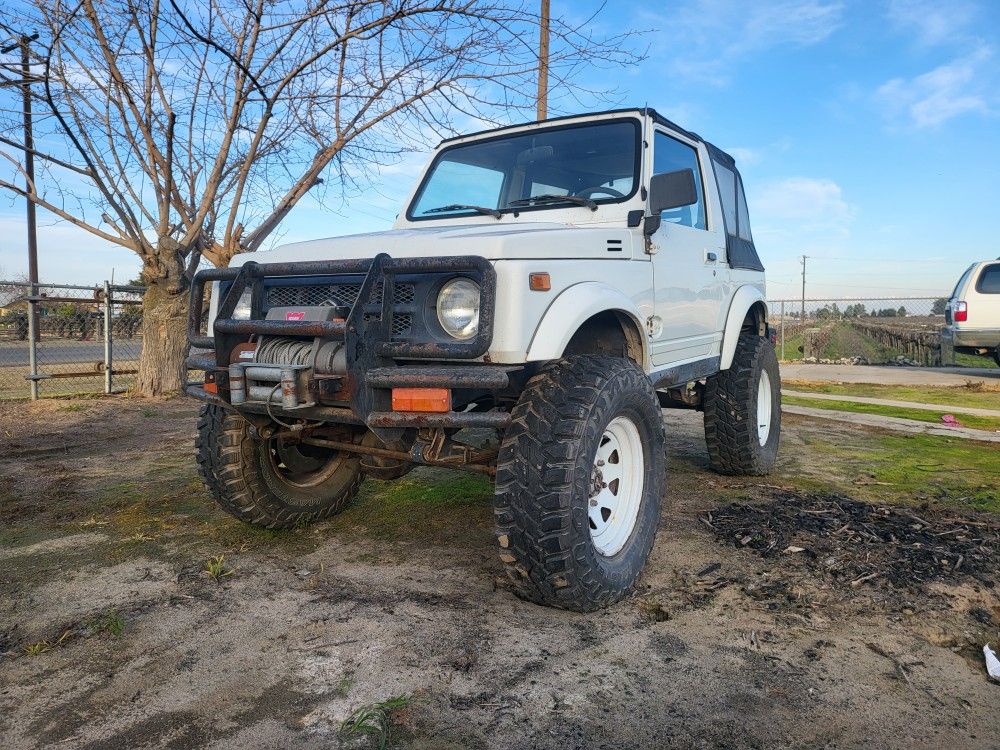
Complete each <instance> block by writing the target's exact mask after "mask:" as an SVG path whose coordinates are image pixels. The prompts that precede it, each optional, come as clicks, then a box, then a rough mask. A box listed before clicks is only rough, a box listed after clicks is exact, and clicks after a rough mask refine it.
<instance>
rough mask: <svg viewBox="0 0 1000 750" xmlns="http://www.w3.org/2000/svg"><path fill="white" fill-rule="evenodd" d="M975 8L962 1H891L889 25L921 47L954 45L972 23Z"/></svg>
mask: <svg viewBox="0 0 1000 750" xmlns="http://www.w3.org/2000/svg"><path fill="white" fill-rule="evenodd" d="M976 11H977V8H976V6H975V5H973V4H972V3H969V2H962V0H949V2H946V3H942V2H940V0H890V2H889V8H888V16H889V22H890V23H891V24H892V25H893V26H894V27H895V28H896V29H897V30H899V31H900V32H902V33H905V34H910V35H912V36H913V38H914V39H915V40H916V41H917V42H919V43H920V44H924V45H927V46H933V45H938V44H948V43H953V42H955V41H956V40H957V39H959V38H960V37H962V36H964V35H965V33H966V32H967V31H968V29H969V27H970V25H971V24H972V22H973V21H974V20H975V17H976Z"/></svg>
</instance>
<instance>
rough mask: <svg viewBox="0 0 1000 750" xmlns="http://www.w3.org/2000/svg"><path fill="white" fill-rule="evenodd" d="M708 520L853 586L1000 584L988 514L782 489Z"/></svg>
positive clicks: (998, 532)
mask: <svg viewBox="0 0 1000 750" xmlns="http://www.w3.org/2000/svg"><path fill="white" fill-rule="evenodd" d="M702 521H703V522H704V523H705V524H706V525H707V526H709V527H710V528H711V529H712V531H713V533H715V535H716V536H717V537H718V538H719V539H720V540H722V541H724V542H727V543H729V544H733V545H734V546H736V547H741V548H747V549H752V550H755V551H756V552H758V553H759V554H760V555H762V556H763V557H766V558H775V557H781V558H783V559H786V560H789V561H799V562H800V563H801V564H804V565H806V566H807V567H808V568H810V569H812V570H814V571H816V572H819V573H821V574H822V575H824V576H826V577H828V578H830V579H832V580H833V581H835V582H837V583H841V584H844V585H847V586H851V587H854V588H857V587H859V586H862V585H864V584H866V583H868V582H871V583H879V582H884V583H888V584H891V585H892V586H894V587H896V588H900V589H904V588H915V587H916V588H920V587H922V586H923V584H926V583H930V582H933V581H954V580H959V579H963V578H966V579H968V578H972V579H976V580H978V581H980V582H981V583H983V584H984V585H986V586H988V587H991V588H992V587H993V586H995V585H996V583H997V569H998V565H1000V521H997V520H996V519H995V518H992V517H990V516H987V515H986V514H982V515H976V514H972V513H961V512H958V511H954V510H943V511H934V510H930V509H925V508H920V509H915V508H908V507H904V506H883V505H871V504H869V503H863V502H858V501H856V500H851V499H850V498H847V497H842V496H838V495H800V494H796V493H781V494H779V495H776V496H772V498H771V500H770V501H769V502H763V503H732V504H729V505H725V506H722V507H720V508H716V509H715V510H712V511H710V512H709V513H708V514H707V515H705V516H703V517H702Z"/></svg>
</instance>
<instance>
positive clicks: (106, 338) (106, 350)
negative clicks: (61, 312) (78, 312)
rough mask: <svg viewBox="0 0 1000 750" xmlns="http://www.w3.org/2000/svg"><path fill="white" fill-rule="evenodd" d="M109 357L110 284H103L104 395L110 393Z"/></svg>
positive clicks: (111, 365)
mask: <svg viewBox="0 0 1000 750" xmlns="http://www.w3.org/2000/svg"><path fill="white" fill-rule="evenodd" d="M113 365H114V362H113V359H112V356H111V284H109V283H108V282H107V281H105V282H104V393H105V394H108V395H110V393H111V378H112V369H113Z"/></svg>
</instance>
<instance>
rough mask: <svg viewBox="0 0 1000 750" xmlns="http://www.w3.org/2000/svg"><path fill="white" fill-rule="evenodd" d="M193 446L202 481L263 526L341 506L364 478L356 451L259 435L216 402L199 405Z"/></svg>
mask: <svg viewBox="0 0 1000 750" xmlns="http://www.w3.org/2000/svg"><path fill="white" fill-rule="evenodd" d="M195 451H196V455H197V460H198V471H199V474H200V475H201V478H202V481H203V482H204V483H205V486H206V487H207V488H208V490H209V492H211V493H212V496H213V497H214V498H215V500H216V502H218V504H219V505H220V506H221V507H222V509H223V510H225V511H226V512H227V513H230V514H231V515H233V516H235V517H236V518H238V519H239V520H241V521H243V522H244V523H249V524H252V525H253V526H259V527H261V528H264V529H289V528H292V527H295V526H299V525H302V524H306V523H311V522H313V521H318V520H320V519H323V518H327V517H329V516H332V515H333V514H335V513H338V512H340V511H341V510H343V508H344V506H346V505H347V503H348V502H350V500H351V499H352V498H353V497H354V496H355V495H356V494H357V491H358V487H359V486H360V485H361V481H362V479H363V478H364V476H363V474H362V473H361V465H360V462H359V460H358V457H357V456H353V455H350V454H346V453H342V452H339V451H333V450H329V449H322V448H311V447H309V446H296V445H294V444H291V443H286V442H284V441H282V440H281V439H278V438H272V439H270V440H263V439H260V438H258V437H255V436H254V434H253V433H252V432H251V429H250V423H249V422H247V421H246V420H245V419H243V417H241V416H240V415H239V414H236V413H233V412H230V411H227V410H225V409H222V408H221V407H218V406H214V405H212V404H206V405H205V406H203V407H202V408H201V413H200V415H199V419H198V437H197V439H196V441H195Z"/></svg>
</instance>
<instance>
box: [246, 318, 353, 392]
mask: <svg viewBox="0 0 1000 750" xmlns="http://www.w3.org/2000/svg"><path fill="white" fill-rule="evenodd" d="M346 314H347V313H346V311H345V309H344V308H339V307H306V308H296V309H291V308H284V307H274V308H271V309H270V310H268V313H267V320H342V319H344V318H345V317H346ZM293 316H294V317H293ZM232 358H233V361H232V362H231V363H230V365H229V387H230V392H231V394H232V403H233V405H234V406H235V405H237V404H242V403H246V402H248V401H251V402H263V403H270V404H275V405H280V406H281V407H282V408H284V409H297V408H304V407H308V406H315V405H316V404H317V403H318V402H319V401H322V400H324V397H332V396H335V394H337V392H339V391H340V390H341V389H342V387H343V379H344V376H345V375H346V374H347V352H346V349H345V346H344V342H343V341H330V340H327V339H321V338H315V339H304V338H291V337H286V336H262V337H260V339H259V340H258V341H256V342H251V343H248V344H244V345H241V346H239V347H237V348H235V349H234V350H233V355H232Z"/></svg>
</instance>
